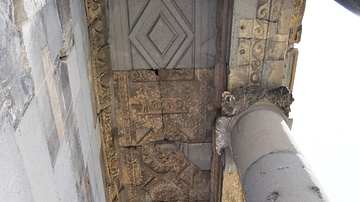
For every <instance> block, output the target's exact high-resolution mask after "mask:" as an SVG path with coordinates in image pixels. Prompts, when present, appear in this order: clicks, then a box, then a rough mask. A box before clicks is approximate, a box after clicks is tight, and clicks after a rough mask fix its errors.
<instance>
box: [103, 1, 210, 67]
mask: <svg viewBox="0 0 360 202" xmlns="http://www.w3.org/2000/svg"><path fill="white" fill-rule="evenodd" d="M216 5H217V0H112V1H109V9H110V13H109V25H110V26H109V29H110V39H109V42H110V48H111V58H112V66H113V69H114V70H131V69H159V68H166V69H171V68H193V67H196V68H211V67H213V66H214V61H215V52H216V46H215V41H216V34H217V32H216Z"/></svg>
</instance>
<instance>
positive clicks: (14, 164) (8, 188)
mask: <svg viewBox="0 0 360 202" xmlns="http://www.w3.org/2000/svg"><path fill="white" fill-rule="evenodd" d="M0 148H1V152H0V162H1V163H0V179H1V182H0V201H33V200H34V198H33V195H32V192H31V187H30V184H29V181H28V178H27V176H26V172H25V168H24V164H23V161H22V157H21V153H20V151H19V149H18V145H17V143H16V140H15V136H14V131H13V127H12V125H11V123H10V122H9V121H6V122H5V124H4V125H3V126H2V127H1V129H0Z"/></svg>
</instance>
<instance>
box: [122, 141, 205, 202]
mask: <svg viewBox="0 0 360 202" xmlns="http://www.w3.org/2000/svg"><path fill="white" fill-rule="evenodd" d="M120 165H122V166H121V169H120V173H121V177H122V179H124V180H123V182H124V184H123V186H124V189H123V191H122V192H123V193H124V195H126V196H125V198H126V199H127V201H136V202H137V201H145V200H144V199H145V198H146V195H149V196H150V198H151V200H152V201H196V200H201V201H208V200H209V199H210V198H209V196H210V192H209V182H210V173H209V172H208V171H201V170H200V169H199V168H198V167H197V166H195V165H194V164H193V163H192V162H191V161H190V160H189V159H188V158H187V157H186V156H185V155H184V154H183V152H182V151H180V149H179V148H178V146H177V145H176V144H175V143H171V142H169V143H164V142H163V143H157V144H148V145H143V146H142V147H120Z"/></svg>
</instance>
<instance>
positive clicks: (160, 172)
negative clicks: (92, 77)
mask: <svg viewBox="0 0 360 202" xmlns="http://www.w3.org/2000/svg"><path fill="white" fill-rule="evenodd" d="M216 3H217V0H117V1H116V0H114V1H109V9H110V12H109V25H110V26H109V28H110V39H109V44H110V49H111V58H112V59H111V60H112V69H113V82H114V92H113V95H114V99H113V100H114V102H113V115H114V116H113V117H114V123H115V126H114V127H115V129H114V130H113V131H115V133H114V134H115V141H116V145H117V146H116V147H117V153H118V158H119V179H120V187H121V190H120V201H136V202H141V201H209V200H210V170H211V168H210V167H211V158H212V147H211V139H212V131H213V124H214V121H215V117H216V113H217V110H216V109H215V107H214V104H213V101H214V97H213V96H214V63H215V52H216V46H215V42H216V34H217V32H216Z"/></svg>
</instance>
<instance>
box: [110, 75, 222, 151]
mask: <svg viewBox="0 0 360 202" xmlns="http://www.w3.org/2000/svg"><path fill="white" fill-rule="evenodd" d="M213 74H214V71H213V70H211V69H190V70H163V69H161V70H158V72H157V73H156V72H155V71H152V70H137V71H135V72H133V71H129V72H128V71H121V72H116V73H115V74H114V85H115V87H114V92H115V95H118V96H116V102H115V103H116V106H115V108H116V110H115V112H116V120H117V128H119V131H118V133H119V139H118V142H119V146H139V145H144V144H148V143H150V142H154V141H161V140H172V141H180V142H209V141H210V140H211V127H212V124H213V121H214V120H215V116H216V109H215V108H214V104H213V100H212V95H213V93H214V92H213V91H214V90H213V78H214V75H213Z"/></svg>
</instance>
